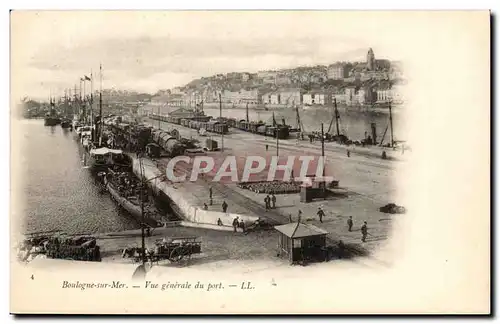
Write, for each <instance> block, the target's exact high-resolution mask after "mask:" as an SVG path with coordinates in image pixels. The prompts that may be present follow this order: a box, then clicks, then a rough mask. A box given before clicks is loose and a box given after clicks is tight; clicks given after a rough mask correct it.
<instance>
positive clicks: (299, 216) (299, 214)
mask: <svg viewBox="0 0 500 324" xmlns="http://www.w3.org/2000/svg"><path fill="white" fill-rule="evenodd" d="M301 218H302V210H300V209H299V213H298V216H297V223H300V219H301Z"/></svg>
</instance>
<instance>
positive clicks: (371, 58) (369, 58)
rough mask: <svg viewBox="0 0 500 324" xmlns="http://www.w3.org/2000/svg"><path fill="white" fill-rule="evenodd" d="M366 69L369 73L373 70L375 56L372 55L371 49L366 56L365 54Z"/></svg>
mask: <svg viewBox="0 0 500 324" xmlns="http://www.w3.org/2000/svg"><path fill="white" fill-rule="evenodd" d="M366 67H367V68H368V70H370V71H373V70H375V54H373V50H372V49H371V48H370V49H369V50H368V54H366Z"/></svg>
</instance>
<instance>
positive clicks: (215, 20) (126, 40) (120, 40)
mask: <svg viewBox="0 0 500 324" xmlns="http://www.w3.org/2000/svg"><path fill="white" fill-rule="evenodd" d="M372 16H373V15H365V14H363V13H362V12H358V13H351V14H348V13H342V14H339V12H317V11H316V12H313V11H309V12H292V11H289V12H273V11H266V12H251V11H250V12H231V11H222V12H220V11H219V12H216V11H205V12H201V11H192V12H175V11H167V12H161V11H159V12H158V11H119V12H118V11H80V12H76V11H40V12H36V11H14V12H13V13H12V14H11V71H12V74H11V84H12V87H13V88H14V89H13V91H14V92H15V95H16V96H19V97H23V96H28V97H30V98H36V99H41V98H47V97H48V96H49V95H50V94H51V93H52V94H54V95H62V94H64V89H66V88H74V86H75V85H77V86H79V78H80V77H81V76H83V75H88V76H90V74H91V73H92V75H93V76H94V80H95V82H94V87H99V83H100V82H99V65H100V64H102V68H103V69H102V81H103V88H116V89H123V90H136V91H141V92H148V93H154V92H156V91H158V90H159V89H169V88H172V87H175V86H182V85H184V84H186V83H188V82H189V81H191V80H192V79H194V78H199V77H203V76H211V75H214V74H217V73H227V72H233V71H234V72H243V71H247V72H257V71H259V70H267V69H279V68H288V67H296V66H301V65H316V64H325V65H326V64H331V63H333V62H335V61H344V60H345V61H363V60H365V59H366V52H367V51H368V48H370V47H372V48H373V49H374V51H375V55H376V57H377V58H389V59H397V58H398V57H397V51H396V53H394V46H392V45H391V44H392V43H391V42H394V40H395V39H397V37H398V35H397V33H398V29H397V28H394V29H391V28H390V27H391V26H390V24H391V19H386V20H380V19H377V20H376V23H372V20H373V18H372ZM381 21H385V22H384V23H382V25H383V26H382V27H384V28H385V29H384V30H387V29H388V27H389V30H394V31H395V32H396V35H395V36H394V37H395V38H393V39H392V41H391V40H390V38H388V37H387V32H385V34H384V35H382V36H384V37H380V36H381V35H380V33H378V34H377V32H376V29H377V26H378V27H380V25H381ZM373 22H375V21H373ZM388 24H389V26H387V25H388ZM393 24H394V27H397V26H396V22H393ZM374 31H375V32H374ZM394 54H395V55H394Z"/></svg>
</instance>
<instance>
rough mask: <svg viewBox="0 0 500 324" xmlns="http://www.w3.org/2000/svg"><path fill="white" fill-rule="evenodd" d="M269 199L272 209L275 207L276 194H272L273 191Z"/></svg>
mask: <svg viewBox="0 0 500 324" xmlns="http://www.w3.org/2000/svg"><path fill="white" fill-rule="evenodd" d="M271 201H272V202H273V209H275V208H276V196H275V195H274V192H273V193H272V194H271Z"/></svg>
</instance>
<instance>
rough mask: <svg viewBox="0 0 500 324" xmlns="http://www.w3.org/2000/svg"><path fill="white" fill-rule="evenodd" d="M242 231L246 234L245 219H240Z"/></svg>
mask: <svg viewBox="0 0 500 324" xmlns="http://www.w3.org/2000/svg"><path fill="white" fill-rule="evenodd" d="M239 226H240V228H241V230H242V231H243V233H245V232H246V231H245V222H244V221H243V219H240V224H239Z"/></svg>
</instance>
